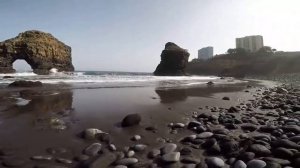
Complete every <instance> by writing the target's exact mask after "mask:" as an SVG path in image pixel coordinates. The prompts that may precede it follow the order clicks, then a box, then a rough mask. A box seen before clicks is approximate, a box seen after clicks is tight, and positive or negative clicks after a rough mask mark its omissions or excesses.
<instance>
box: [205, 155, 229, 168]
mask: <svg viewBox="0 0 300 168" xmlns="http://www.w3.org/2000/svg"><path fill="white" fill-rule="evenodd" d="M205 161H206V164H207V165H208V167H209V168H210V167H211V168H221V167H224V166H225V163H224V161H223V160H222V159H220V158H218V157H210V158H207V159H206V160H205Z"/></svg>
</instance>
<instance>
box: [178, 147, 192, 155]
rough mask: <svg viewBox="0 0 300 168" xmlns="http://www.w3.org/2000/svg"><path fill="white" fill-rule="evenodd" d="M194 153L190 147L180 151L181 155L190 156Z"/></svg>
mask: <svg viewBox="0 0 300 168" xmlns="http://www.w3.org/2000/svg"><path fill="white" fill-rule="evenodd" d="M191 153H192V150H191V149H190V148H188V147H183V148H182V149H181V150H180V154H181V155H190V154H191Z"/></svg>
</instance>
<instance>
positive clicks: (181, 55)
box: [154, 42, 190, 76]
mask: <svg viewBox="0 0 300 168" xmlns="http://www.w3.org/2000/svg"><path fill="white" fill-rule="evenodd" d="M189 56H190V53H188V51H187V50H186V49H183V48H181V47H179V46H178V45H176V44H175V43H172V42H168V43H167V44H166V45H165V49H164V50H163V51H162V53H161V55H160V57H161V61H160V64H159V65H158V66H157V67H156V70H155V71H154V75H156V76H183V75H186V72H185V70H186V66H187V64H188V60H189Z"/></svg>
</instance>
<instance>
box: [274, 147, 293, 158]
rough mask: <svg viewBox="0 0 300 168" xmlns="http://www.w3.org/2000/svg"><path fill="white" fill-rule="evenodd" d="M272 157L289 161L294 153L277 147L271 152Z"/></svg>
mask: <svg viewBox="0 0 300 168" xmlns="http://www.w3.org/2000/svg"><path fill="white" fill-rule="evenodd" d="M273 155H274V156H276V157H278V158H283V159H289V158H292V157H293V155H294V153H293V152H292V151H291V150H289V149H287V148H282V147H279V148H276V149H275V150H274V151H273Z"/></svg>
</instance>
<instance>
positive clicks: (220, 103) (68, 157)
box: [0, 78, 278, 167]
mask: <svg viewBox="0 0 300 168" xmlns="http://www.w3.org/2000/svg"><path fill="white" fill-rule="evenodd" d="M179 81H180V80H179ZM208 81H209V80H207V79H205V80H202V81H201V82H199V81H198V83H197V80H196V81H195V80H193V81H188V82H187V81H185V82H183V83H184V85H181V84H182V82H181V83H180V85H178V81H176V82H175V83H176V84H174V81H173V83H172V80H170V81H165V80H162V81H155V82H154V83H152V84H150V85H149V84H141V83H138V84H136V82H134V84H130V85H131V86H129V84H128V83H127V84H126V85H125V84H124V85H123V84H122V85H120V86H119V87H118V86H111V87H110V86H108V85H104V86H105V87H102V86H103V85H102V84H99V83H97V84H94V83H86V84H82V83H77V84H62V83H59V84H53V83H51V84H45V85H44V86H43V87H39V88H7V87H5V86H4V85H3V86H2V89H1V92H0V93H1V94H0V95H1V103H0V110H1V125H0V136H1V148H0V149H1V159H2V164H3V165H4V166H7V167H14V166H11V165H9V164H12V165H14V163H15V164H16V165H17V166H16V167H43V166H44V167H45V166H46V167H47V166H49V165H50V167H51V166H52V167H53V166H61V167H115V166H117V165H118V164H116V161H117V160H118V158H119V159H120V157H121V156H119V155H120V153H125V156H123V157H125V158H136V159H138V162H137V163H126V164H128V165H127V166H128V167H150V166H152V167H153V166H155V165H158V166H160V167H170V166H171V167H172V166H175V167H176V166H177V167H181V166H186V165H188V164H190V165H191V166H194V167H195V166H196V165H197V164H200V162H201V163H205V159H206V158H208V157H210V156H211V155H207V154H205V149H202V148H201V147H200V146H201V145H200V144H201V143H200V142H199V143H198V144H197V143H196V144H193V143H187V144H185V143H182V142H181V140H182V139H183V138H184V137H186V136H189V135H191V134H195V131H193V130H191V129H187V127H188V125H189V123H191V122H193V121H197V120H198V119H199V118H198V119H197V115H200V114H207V115H208V116H214V117H216V121H218V117H220V116H221V115H222V114H223V113H224V112H225V113H226V112H227V111H228V109H230V108H231V107H239V111H238V112H235V113H234V114H233V115H234V116H236V119H238V120H240V121H241V119H242V118H243V117H245V116H243V115H244V113H249V111H247V110H246V109H247V108H246V107H247V106H246V104H247V103H251V102H253V101H254V100H259V98H260V97H262V95H263V92H264V91H266V90H268V89H269V88H273V87H275V86H276V85H278V83H275V82H270V81H254V80H252V81H248V80H237V79H233V78H225V79H220V78H216V79H214V82H215V83H214V84H213V85H207V84H206V83H207V82H208ZM195 82H196V84H195ZM146 83H147V82H146ZM224 97H227V98H228V99H224ZM28 100H29V101H28ZM253 109H254V107H253ZM256 112H258V113H262V114H264V113H266V112H264V111H261V110H260V111H255V113H256ZM129 114H139V115H140V116H141V121H140V123H139V124H138V125H135V126H131V127H122V126H121V122H122V120H123V118H124V117H125V116H126V115H129ZM195 116H196V118H195ZM250 116H251V115H250ZM253 117H255V115H253V116H252V118H253ZM252 118H251V117H250V118H249V119H252ZM269 119H273V118H272V117H271V118H269ZM257 120H259V119H255V121H256V123H255V125H257V127H258V126H261V124H262V123H260V122H257ZM198 121H201V122H202V123H203V124H204V127H206V129H207V130H206V129H205V130H206V131H205V130H203V131H202V132H207V131H208V132H213V130H216V129H224V130H228V137H234V138H233V139H236V138H239V136H240V135H241V134H242V133H244V132H243V131H242V129H241V127H240V124H242V123H239V124H237V127H238V128H236V129H225V128H224V123H223V124H221V123H220V120H219V122H216V121H215V120H212V121H209V122H207V121H206V120H203V121H202V120H198ZM253 122H254V121H253ZM176 123H177V126H176ZM174 125H175V126H174ZM89 128H95V129H99V130H101V131H103V132H105V135H108V137H109V138H107V137H106V138H103V139H101V138H100V139H99V137H98V138H95V139H87V138H85V137H84V135H83V133H84V131H85V130H87V129H89ZM209 130H211V131H209ZM221 132H222V131H221ZM255 132H256V131H255ZM255 132H254V133H255ZM106 133H107V134H106ZM245 133H246V134H248V133H249V136H250V135H252V133H253V132H247V131H246V132H245ZM196 134H201V131H199V132H198V131H196ZM220 134H223V133H220ZM135 135H139V136H140V137H141V139H140V140H133V139H132V138H133V137H134V136H135ZM225 136H226V134H225ZM203 140H204V139H203ZM204 142H205V141H203V142H202V143H204ZM237 142H238V141H237ZM93 143H100V144H101V145H102V147H101V150H99V151H97V152H96V154H95V155H93V156H89V157H88V158H87V159H82V158H81V159H82V160H80V159H78V158H80V156H82V154H84V151H85V150H86V148H87V147H88V146H89V145H91V144H93ZM168 143H174V144H176V145H177V149H176V151H180V149H182V148H187V147H188V148H189V149H190V150H191V156H193V157H195V158H196V161H187V163H186V162H180V161H174V162H171V163H160V162H161V161H157V158H155V159H150V158H149V157H148V156H149V152H151V150H153V149H160V148H161V147H163V146H164V145H166V144H168ZM111 144H113V145H114V146H115V147H116V149H112V148H111V146H110V145H111ZM137 144H142V145H144V146H145V149H143V150H140V151H139V150H136V151H134V150H133V149H132V148H134V146H135V145H137ZM199 145H200V146H199ZM132 150H133V151H134V153H135V154H134V155H133V156H130V157H129V156H127V155H128V152H129V151H132ZM123 155H124V154H123ZM85 156H86V155H85ZM212 156H219V157H220V158H222V159H224V160H226V159H228V158H226V157H224V155H223V154H220V153H219V154H218V153H216V154H213V155H212ZM121 158H122V157H121ZM182 158H184V156H183V155H182V156H181V159H182ZM198 160H199V163H197V161H198ZM129 162H130V161H129ZM189 162H190V163H189ZM18 164H20V165H18ZM122 164H124V163H122ZM228 164H229V163H227V164H226V166H229V165H228Z"/></svg>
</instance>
